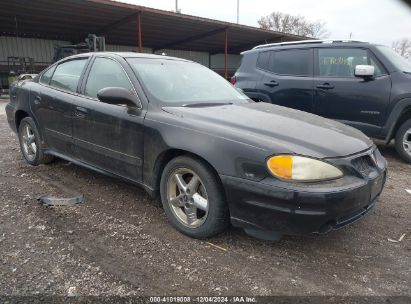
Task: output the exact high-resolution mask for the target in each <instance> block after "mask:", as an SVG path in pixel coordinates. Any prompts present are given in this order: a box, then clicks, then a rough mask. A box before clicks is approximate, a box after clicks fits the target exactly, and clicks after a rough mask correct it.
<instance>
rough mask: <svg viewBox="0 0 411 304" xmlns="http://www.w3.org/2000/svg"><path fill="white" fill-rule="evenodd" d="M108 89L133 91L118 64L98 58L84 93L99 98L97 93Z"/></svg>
mask: <svg viewBox="0 0 411 304" xmlns="http://www.w3.org/2000/svg"><path fill="white" fill-rule="evenodd" d="M107 87H121V88H125V89H127V90H130V91H133V87H132V85H131V83H130V80H129V79H128V77H127V75H126V72H125V71H124V70H123V68H122V67H121V66H120V64H119V63H118V62H115V61H114V60H111V59H108V58H102V57H97V58H96V59H95V60H94V63H93V66H92V67H91V70H90V74H89V76H88V79H87V84H86V89H85V92H84V93H85V95H87V96H90V97H94V98H97V92H98V91H99V90H101V89H104V88H107Z"/></svg>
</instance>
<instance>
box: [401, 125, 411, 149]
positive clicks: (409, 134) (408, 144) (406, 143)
mask: <svg viewBox="0 0 411 304" xmlns="http://www.w3.org/2000/svg"><path fill="white" fill-rule="evenodd" d="M402 145H403V147H404V151H405V152H406V153H407V154H408V155H410V156H411V128H410V129H408V130H407V131H406V132H405V134H404V137H403V139H402Z"/></svg>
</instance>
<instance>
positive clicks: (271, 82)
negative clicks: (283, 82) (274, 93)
mask: <svg viewBox="0 0 411 304" xmlns="http://www.w3.org/2000/svg"><path fill="white" fill-rule="evenodd" d="M264 85H266V86H267V87H270V88H272V87H276V86H278V85H279V83H278V82H277V81H275V80H271V81H270V82H264Z"/></svg>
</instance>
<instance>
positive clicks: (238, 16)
mask: <svg viewBox="0 0 411 304" xmlns="http://www.w3.org/2000/svg"><path fill="white" fill-rule="evenodd" d="M238 23H240V0H237V24H238Z"/></svg>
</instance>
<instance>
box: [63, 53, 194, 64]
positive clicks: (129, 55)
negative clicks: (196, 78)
mask: <svg viewBox="0 0 411 304" xmlns="http://www.w3.org/2000/svg"><path fill="white" fill-rule="evenodd" d="M92 55H105V56H113V57H115V56H119V57H122V58H148V59H168V60H178V61H186V62H192V61H190V60H186V59H182V58H177V57H171V56H167V55H156V54H147V53H137V52H89V53H81V54H76V55H72V56H69V57H65V58H63V59H62V61H64V60H67V59H70V58H78V57H85V56H92Z"/></svg>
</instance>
